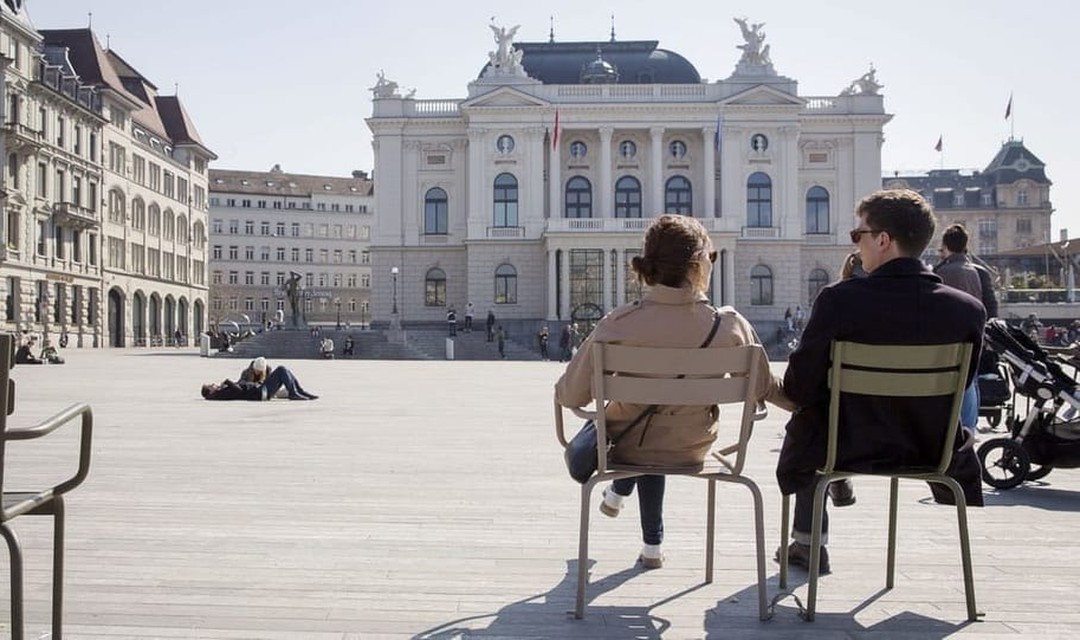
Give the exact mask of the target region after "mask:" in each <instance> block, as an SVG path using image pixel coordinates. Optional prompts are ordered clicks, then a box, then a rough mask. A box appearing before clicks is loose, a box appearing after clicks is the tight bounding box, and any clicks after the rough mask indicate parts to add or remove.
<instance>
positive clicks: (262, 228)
mask: <svg viewBox="0 0 1080 640" xmlns="http://www.w3.org/2000/svg"><path fill="white" fill-rule="evenodd" d="M259 234H260V235H264V236H268V235H270V223H269V222H268V221H266V220H263V221H262V222H260V223H259Z"/></svg>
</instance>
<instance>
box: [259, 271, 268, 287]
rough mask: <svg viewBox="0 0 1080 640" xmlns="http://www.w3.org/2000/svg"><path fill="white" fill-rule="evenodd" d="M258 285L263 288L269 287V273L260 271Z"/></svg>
mask: <svg viewBox="0 0 1080 640" xmlns="http://www.w3.org/2000/svg"><path fill="white" fill-rule="evenodd" d="M259 284H261V285H263V286H269V285H270V272H269V271H262V272H260V273H259Z"/></svg>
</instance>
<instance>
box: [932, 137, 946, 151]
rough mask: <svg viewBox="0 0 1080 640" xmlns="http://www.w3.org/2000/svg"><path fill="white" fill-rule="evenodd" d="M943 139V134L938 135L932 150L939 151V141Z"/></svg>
mask: <svg viewBox="0 0 1080 640" xmlns="http://www.w3.org/2000/svg"><path fill="white" fill-rule="evenodd" d="M943 139H944V136H938V139H937V144H935V145H934V151H939V152H940V151H941V143H942V141H943Z"/></svg>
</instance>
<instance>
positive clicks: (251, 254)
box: [244, 247, 255, 260]
mask: <svg viewBox="0 0 1080 640" xmlns="http://www.w3.org/2000/svg"><path fill="white" fill-rule="evenodd" d="M254 259H255V247H244V260H254Z"/></svg>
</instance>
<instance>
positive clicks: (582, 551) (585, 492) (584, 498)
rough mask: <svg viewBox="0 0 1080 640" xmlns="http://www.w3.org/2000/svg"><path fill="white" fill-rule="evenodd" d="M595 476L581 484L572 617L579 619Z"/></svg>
mask: <svg viewBox="0 0 1080 640" xmlns="http://www.w3.org/2000/svg"><path fill="white" fill-rule="evenodd" d="M595 481H596V478H595V477H593V478H592V479H590V480H589V481H588V482H586V483H585V484H583V485H581V514H580V520H579V522H580V523H581V526H580V529H579V531H578V575H577V602H576V604H575V606H574V618H576V619H578V620H581V619H582V618H584V617H585V585H586V583H587V582H588V579H589V572H588V564H589V498H590V497H591V496H592V490H593V487H594V486H595Z"/></svg>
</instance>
